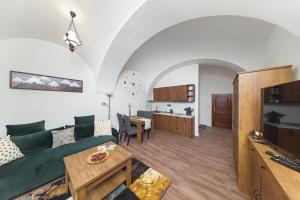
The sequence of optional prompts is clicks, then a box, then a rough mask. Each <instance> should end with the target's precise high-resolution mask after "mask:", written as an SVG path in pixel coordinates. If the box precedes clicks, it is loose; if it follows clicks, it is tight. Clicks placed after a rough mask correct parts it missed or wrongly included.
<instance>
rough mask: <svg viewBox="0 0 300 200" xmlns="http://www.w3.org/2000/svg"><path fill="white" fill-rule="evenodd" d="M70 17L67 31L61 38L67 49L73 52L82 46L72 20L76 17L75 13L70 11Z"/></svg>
mask: <svg viewBox="0 0 300 200" xmlns="http://www.w3.org/2000/svg"><path fill="white" fill-rule="evenodd" d="M70 15H71V22H70V24H69V28H68V31H67V32H66V34H65V35H64V37H63V40H64V42H65V43H66V44H67V45H68V46H69V49H70V51H71V52H74V50H75V48H76V47H78V46H81V45H82V42H81V40H80V38H79V35H78V33H77V30H76V27H75V24H74V18H75V17H76V14H75V12H73V11H70Z"/></svg>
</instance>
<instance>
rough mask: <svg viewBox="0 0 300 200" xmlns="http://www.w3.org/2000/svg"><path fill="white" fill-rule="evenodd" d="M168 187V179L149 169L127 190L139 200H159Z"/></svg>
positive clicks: (169, 182) (169, 181)
mask: <svg viewBox="0 0 300 200" xmlns="http://www.w3.org/2000/svg"><path fill="white" fill-rule="evenodd" d="M170 185H171V180H170V179H169V178H167V177H165V176H164V175H162V174H160V173H158V172H157V171H155V170H153V169H152V168H149V169H147V171H145V173H143V174H142V175H141V176H140V177H139V178H138V179H136V180H135V181H134V182H133V183H132V184H131V185H130V186H129V189H130V190H131V191H132V192H133V193H134V194H135V195H136V196H137V197H138V198H139V199H140V200H160V199H161V198H162V197H163V195H164V194H165V192H166V191H167V189H168V188H169V186H170Z"/></svg>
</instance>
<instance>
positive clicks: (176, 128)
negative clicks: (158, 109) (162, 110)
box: [154, 114, 194, 137]
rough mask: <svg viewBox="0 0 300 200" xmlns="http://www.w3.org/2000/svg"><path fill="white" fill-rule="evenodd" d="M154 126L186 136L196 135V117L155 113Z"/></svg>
mask: <svg viewBox="0 0 300 200" xmlns="http://www.w3.org/2000/svg"><path fill="white" fill-rule="evenodd" d="M154 120H155V121H154V128H155V129H159V130H162V131H165V132H169V133H173V134H176V135H181V136H185V137H193V136H194V118H187V117H178V116H172V115H163V114H154Z"/></svg>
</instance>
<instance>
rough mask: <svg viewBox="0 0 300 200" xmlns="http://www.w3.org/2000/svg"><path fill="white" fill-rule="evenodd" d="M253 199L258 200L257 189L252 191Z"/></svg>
mask: <svg viewBox="0 0 300 200" xmlns="http://www.w3.org/2000/svg"><path fill="white" fill-rule="evenodd" d="M254 198H255V200H260V194H259V193H258V189H255V190H254Z"/></svg>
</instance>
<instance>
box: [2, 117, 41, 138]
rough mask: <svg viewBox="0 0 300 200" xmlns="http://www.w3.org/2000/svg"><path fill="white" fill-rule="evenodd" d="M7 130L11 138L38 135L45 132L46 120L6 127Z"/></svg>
mask: <svg viewBox="0 0 300 200" xmlns="http://www.w3.org/2000/svg"><path fill="white" fill-rule="evenodd" d="M6 129H7V135H11V136H21V135H27V134H31V133H37V132H40V131H44V130H45V120H43V121H39V122H34V123H28V124H16V125H6Z"/></svg>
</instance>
